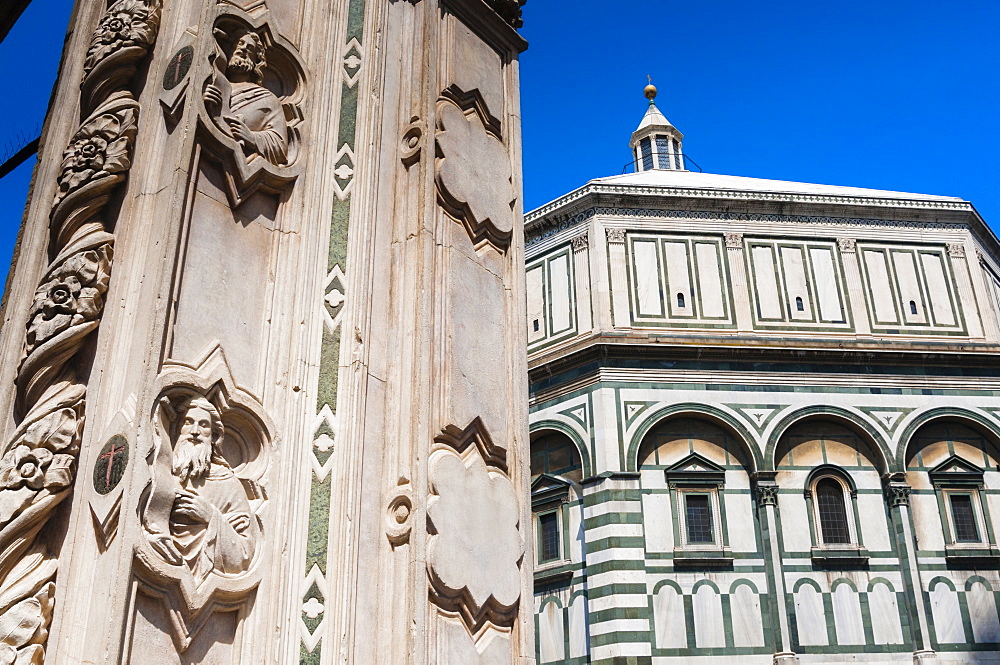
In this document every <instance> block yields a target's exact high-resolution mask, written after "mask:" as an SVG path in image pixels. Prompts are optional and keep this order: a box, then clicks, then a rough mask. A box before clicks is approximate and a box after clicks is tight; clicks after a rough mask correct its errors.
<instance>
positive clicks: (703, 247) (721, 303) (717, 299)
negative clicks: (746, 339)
mask: <svg viewBox="0 0 1000 665" xmlns="http://www.w3.org/2000/svg"><path fill="white" fill-rule="evenodd" d="M694 248H695V250H694V251H695V260H696V261H697V265H698V285H699V294H700V296H701V316H703V317H705V318H722V317H724V316H725V315H726V306H725V293H724V291H723V288H722V285H723V278H722V264H721V262H720V261H721V259H720V257H719V245H718V244H716V243H714V242H711V243H710V242H696V243H695V244H694Z"/></svg>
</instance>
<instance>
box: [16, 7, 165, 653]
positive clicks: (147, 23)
mask: <svg viewBox="0 0 1000 665" xmlns="http://www.w3.org/2000/svg"><path fill="white" fill-rule="evenodd" d="M160 7H161V5H160V2H159V0H149V1H143V0H118V1H117V2H115V3H114V4H112V5H111V7H110V8H109V9H108V10H107V11H106V12H105V13H104V15H103V16H102V18H101V20H100V22H99V24H98V27H97V29H96V30H95V32H94V33H93V36H92V38H91V43H90V48H89V49H88V52H87V56H86V62H85V65H84V69H85V75H84V79H83V82H82V84H81V91H80V109H81V116H83V117H84V120H83V121H82V122H81V123H80V125H79V128H78V129H77V131H76V132H75V133H74V135H73V137H72V138H71V139H70V141H69V144H68V145H67V147H66V149H65V151H64V152H63V159H62V163H61V165H60V167H59V173H58V174H57V175H56V177H55V179H56V183H55V184H56V189H57V193H56V195H55V199H54V201H53V202H52V207H51V209H50V211H49V226H50V231H51V235H50V238H51V245H50V246H49V248H48V253H49V256H54V257H55V258H54V260H53V262H52V264H51V265H50V266H49V267H48V269H47V270H46V271H45V274H44V276H43V277H42V280H41V283H40V284H39V285H38V287H37V289H36V290H35V294H34V299H33V302H32V306H31V309H30V311H29V313H28V320H27V321H26V322H25V339H24V354H25V355H24V357H23V359H22V361H21V364H20V366H19V367H18V369H17V377H16V393H15V400H14V416H15V418H16V420H17V422H19V425H18V427H17V429H16V430H15V431H14V432H13V434H12V436H11V437H10V439H8V440H7V441H6V442H5V443H4V445H3V448H2V454H0V573H2V575H0V665H11V664H13V665H27V664H29V663H30V664H32V665H39V664H41V663H42V662H44V661H45V645H46V641H47V639H48V627H49V623H50V621H51V619H52V606H53V603H54V602H55V598H54V596H55V588H56V585H55V576H56V572H57V569H58V564H59V560H58V552H57V550H54V549H53V547H55V546H54V545H52V544H51V543H52V542H53V541H52V539H50V538H48V537H41V538H38V535H39V532H40V531H42V529H43V528H45V527H46V525H47V522H48V520H49V518H50V517H51V515H52V511H53V510H54V509H55V508H56V506H58V504H59V503H60V502H61V501H62V500H63V499H65V498H66V497H67V496H68V495H69V493H70V490H71V489H72V486H73V483H74V480H75V476H76V463H77V454H78V453H79V449H80V441H81V439H82V436H83V427H84V418H83V413H84V410H85V400H86V394H87V381H88V380H89V376H88V374H87V370H86V369H85V367H86V366H85V365H84V366H81V365H80V364H79V363H78V362H76V356H77V353H78V352H79V351H80V349H81V348H83V347H84V345H85V344H86V343H87V341H88V339H89V338H90V336H91V334H92V333H93V332H94V331H95V330H96V329H97V327H98V325H99V323H100V318H101V314H102V312H103V308H104V295H105V293H106V291H107V288H108V283H109V279H110V272H111V262H112V258H113V253H112V247H113V244H114V236H113V235H111V234H110V233H108V232H107V231H106V230H105V220H104V218H103V216H102V213H103V212H104V208H105V206H106V205H107V202H108V200H109V198H110V197H111V195H112V194H113V193H114V190H115V188H116V187H118V186H119V185H120V184H121V183H122V182H124V180H125V178H126V176H127V173H128V169H129V167H130V164H131V159H130V152H131V150H132V145H133V141H134V139H135V134H136V120H137V117H138V113H139V105H138V103H137V102H136V101H135V100H134V99H133V97H132V93H131V92H130V89H131V87H132V85H133V83H134V80H133V78H134V76H135V73H136V71H137V68H138V65H139V64H140V61H141V60H142V58H144V57H145V56H146V55H147V54H148V51H149V49H150V48H151V47H152V44H153V42H154V41H155V38H156V32H157V28H158V26H159V13H160Z"/></svg>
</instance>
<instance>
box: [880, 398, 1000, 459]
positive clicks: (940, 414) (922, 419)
mask: <svg viewBox="0 0 1000 665" xmlns="http://www.w3.org/2000/svg"><path fill="white" fill-rule="evenodd" d="M937 420H958V421H961V422H964V423H966V424H968V425H971V426H972V428H973V429H977V430H985V431H986V433H987V434H989V436H990V437H991V438H992V439H993V441H994V443H995V444H997V447H998V448H1000V432H997V426H996V425H995V424H993V423H992V422H991V421H990V420H989V418H987V417H986V416H984V415H983V414H981V413H976V412H975V411H970V410H969V409H963V408H961V407H956V406H939V407H935V408H933V409H928V410H926V411H923V412H921V413H919V414H918V415H917V416H916V417H914V418H913V419H911V420H910V422H909V423H908V424H907V425H906V427H904V428H903V431H902V432H901V433H900V435H899V452H897V454H896V459H895V467H896V468H895V469H894V470H895V471H906V454H907V452H909V448H910V443H911V441H912V440H913V435H914V434H916V433H917V431H918V430H919V429H920V428H921V427H923V426H924V425H927V424H930V423H932V422H934V421H937Z"/></svg>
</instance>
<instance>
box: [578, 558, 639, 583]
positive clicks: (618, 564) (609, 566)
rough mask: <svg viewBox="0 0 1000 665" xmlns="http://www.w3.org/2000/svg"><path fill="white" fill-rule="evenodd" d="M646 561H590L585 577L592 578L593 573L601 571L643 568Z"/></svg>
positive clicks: (609, 571)
mask: <svg viewBox="0 0 1000 665" xmlns="http://www.w3.org/2000/svg"><path fill="white" fill-rule="evenodd" d="M645 569H646V562H645V561H643V560H642V559H616V560H614V561H602V562H600V563H592V564H590V565H588V566H587V577H590V578H593V577H594V576H595V575H600V574H602V573H611V572H617V571H622V570H645ZM589 586H590V587H591V588H594V586H595V585H594V581H593V579H591V580H590V585H589Z"/></svg>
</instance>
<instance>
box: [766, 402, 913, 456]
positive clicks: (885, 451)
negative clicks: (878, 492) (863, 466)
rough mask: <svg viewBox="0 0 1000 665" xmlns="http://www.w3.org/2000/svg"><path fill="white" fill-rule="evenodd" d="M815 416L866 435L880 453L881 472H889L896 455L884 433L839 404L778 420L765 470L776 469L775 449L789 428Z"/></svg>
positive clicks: (768, 443) (769, 445)
mask: <svg viewBox="0 0 1000 665" xmlns="http://www.w3.org/2000/svg"><path fill="white" fill-rule="evenodd" d="M814 418H817V419H819V418H825V419H827V420H833V421H835V422H839V423H841V424H843V425H846V426H847V427H848V428H849V429H852V430H854V431H855V432H859V433H860V434H862V435H864V437H865V438H867V439H868V441H869V443H871V444H872V446H873V447H874V450H875V452H877V453H878V456H879V459H878V460H875V462H876V463H877V464H880V465H881V468H880V469H879V471H880V472H881V473H887V472H888V471H889V469H890V465H891V464H892V460H893V459H894V456H893V454H892V451H890V450H889V445H888V443H886V440H885V439H884V438H883V437H882V434H881V433H880V432H879V431H878V430H877V429H875V427H874V426H873V425H872V424H871V423H870V422H868V421H867V420H865V419H864V418H862V417H861V416H859V415H858V414H856V413H853V412H851V411H848V410H847V409H844V408H841V407H839V406H832V405H822V404H820V405H814V406H806V407H803V408H801V409H797V410H795V411H792V412H791V413H789V414H788V415H786V416H785V417H783V418H782V419H781V420H779V421H778V423H777V425H775V427H774V430H773V432H772V434H771V437H770V439H769V440H768V442H767V451H766V452H765V453H764V463H765V465H766V466H765V467H764V470H765V471H774V470H775V469H774V466H775V460H774V451H775V450H776V449H777V447H778V442H779V441H781V438H782V437H783V436H785V434H787V433H788V430H790V429H791V428H792V427H794V426H796V425H799V424H801V423H802V422H803V421H806V420H811V419H814Z"/></svg>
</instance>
